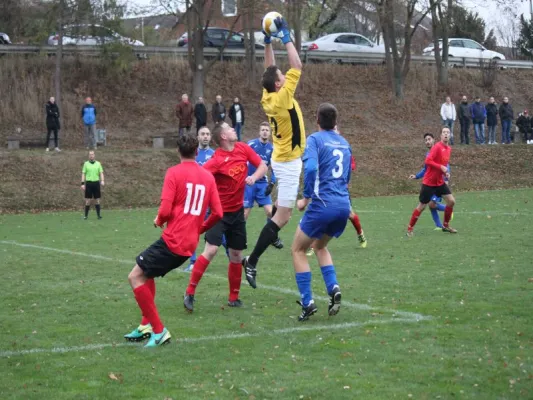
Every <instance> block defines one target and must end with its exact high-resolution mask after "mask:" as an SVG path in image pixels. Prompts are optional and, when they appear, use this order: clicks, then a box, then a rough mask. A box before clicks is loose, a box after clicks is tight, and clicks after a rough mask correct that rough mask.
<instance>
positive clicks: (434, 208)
mask: <svg viewBox="0 0 533 400" xmlns="http://www.w3.org/2000/svg"><path fill="white" fill-rule="evenodd" d="M424 143H425V144H426V147H427V148H428V152H427V154H426V157H427V156H428V154H429V150H431V148H432V147H433V145H434V144H435V137H434V136H433V134H431V133H426V134H424ZM426 169H427V167H426V165H425V164H424V166H423V167H422V169H421V170H420V171H418V173H417V174H416V175H409V179H422V178H423V177H424V175H425V174H426ZM449 171H450V165H449V164H448V172H447V173H446V174H445V178H444V182H445V183H446V184H448V178H449V177H450V172H449ZM441 201H442V198H440V197H437V196H432V197H431V201H430V202H429V210H430V211H431V217H432V218H433V222H434V223H435V230H439V231H440V230H442V224H441V222H440V217H439V213H438V212H439V211H444V209H445V208H446V207H445V206H444V204H442V203H441ZM452 219H453V214H452Z"/></svg>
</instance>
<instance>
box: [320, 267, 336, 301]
mask: <svg viewBox="0 0 533 400" xmlns="http://www.w3.org/2000/svg"><path fill="white" fill-rule="evenodd" d="M320 271H321V272H322V278H324V283H325V284H326V290H327V292H328V294H331V291H332V290H333V287H334V286H335V285H338V284H339V283H338V282H337V273H336V272H335V267H334V266H333V265H324V266H323V267H320Z"/></svg>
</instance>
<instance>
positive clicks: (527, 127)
mask: <svg viewBox="0 0 533 400" xmlns="http://www.w3.org/2000/svg"><path fill="white" fill-rule="evenodd" d="M516 126H518V131H519V132H520V133H521V134H522V135H524V143H527V144H529V137H531V139H533V134H532V133H533V132H532V130H531V117H530V116H529V112H528V111H527V110H524V113H523V114H520V115H519V116H518V118H517V119H516Z"/></svg>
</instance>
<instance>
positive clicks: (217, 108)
mask: <svg viewBox="0 0 533 400" xmlns="http://www.w3.org/2000/svg"><path fill="white" fill-rule="evenodd" d="M211 115H212V117H213V122H214V123H215V124H218V123H220V122H224V120H225V119H226V107H225V106H224V104H223V103H222V96H221V95H217V97H216V102H215V104H213V108H212V109H211Z"/></svg>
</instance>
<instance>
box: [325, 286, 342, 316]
mask: <svg viewBox="0 0 533 400" xmlns="http://www.w3.org/2000/svg"><path fill="white" fill-rule="evenodd" d="M340 308H341V289H340V288H339V285H335V286H333V290H332V291H331V293H330V294H329V305H328V314H329V315H337V313H338V312H339V309H340Z"/></svg>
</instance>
